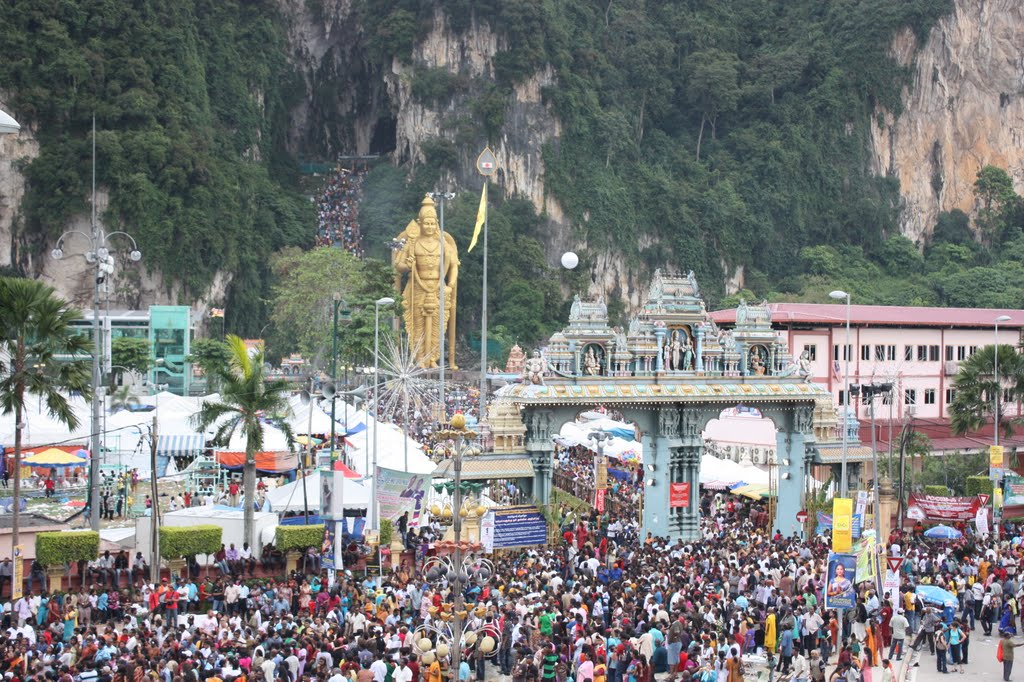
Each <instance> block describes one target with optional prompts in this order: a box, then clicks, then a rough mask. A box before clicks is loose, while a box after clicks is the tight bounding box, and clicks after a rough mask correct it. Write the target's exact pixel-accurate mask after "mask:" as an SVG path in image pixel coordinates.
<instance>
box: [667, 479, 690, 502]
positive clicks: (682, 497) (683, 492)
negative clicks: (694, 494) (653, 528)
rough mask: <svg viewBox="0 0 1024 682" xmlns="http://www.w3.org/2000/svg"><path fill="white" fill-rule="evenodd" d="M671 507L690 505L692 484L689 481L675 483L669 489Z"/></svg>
mask: <svg viewBox="0 0 1024 682" xmlns="http://www.w3.org/2000/svg"><path fill="white" fill-rule="evenodd" d="M668 506H669V507H673V508H676V507H689V506H690V484H689V483H673V484H672V487H671V489H670V491H669V501H668Z"/></svg>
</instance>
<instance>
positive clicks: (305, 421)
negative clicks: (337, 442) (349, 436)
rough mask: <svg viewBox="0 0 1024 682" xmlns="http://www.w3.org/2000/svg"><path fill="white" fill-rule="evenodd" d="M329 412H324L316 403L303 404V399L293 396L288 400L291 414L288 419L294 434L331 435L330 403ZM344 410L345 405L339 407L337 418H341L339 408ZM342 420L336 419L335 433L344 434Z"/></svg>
mask: <svg viewBox="0 0 1024 682" xmlns="http://www.w3.org/2000/svg"><path fill="white" fill-rule="evenodd" d="M326 404H327V410H328V411H326V412H325V411H324V409H323V407H321V406H320V405H319V404H318V403H317V402H316V401H311V402H309V403H305V404H303V402H302V397H301V396H298V395H293V396H291V397H290V398H288V406H289V409H290V414H289V416H288V417H287V418H286V421H287V422H288V425H289V426H291V427H292V432H293V433H302V434H314V433H330V432H331V415H330V402H329V401H328V402H327V403H326ZM339 407H340V408H344V405H338V406H337V407H335V409H334V413H335V417H336V418H337V417H340V416H341V414H342V413H341V412H339V411H338V408H339ZM340 422H341V419H336V422H335V427H334V431H335V433H337V434H342V433H343V432H344V429H343V428H342V425H341V423H340Z"/></svg>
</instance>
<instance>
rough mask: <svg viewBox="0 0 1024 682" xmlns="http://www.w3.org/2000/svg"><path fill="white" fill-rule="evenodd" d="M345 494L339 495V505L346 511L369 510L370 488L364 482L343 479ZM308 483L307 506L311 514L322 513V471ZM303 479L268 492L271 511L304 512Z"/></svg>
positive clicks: (306, 479)
mask: <svg viewBox="0 0 1024 682" xmlns="http://www.w3.org/2000/svg"><path fill="white" fill-rule="evenodd" d="M343 480H344V483H343V492H342V493H340V494H339V493H338V492H337V491H335V493H334V494H336V495H338V496H339V497H338V500H339V504H341V505H342V506H343V507H344V508H345V509H367V508H369V506H370V487H369V485H364V484H363V483H362V482H360V481H358V480H355V479H352V478H348V477H347V476H346V477H345V478H344V479H343ZM305 482H306V491H305V497H306V505H308V508H309V511H310V513H317V514H319V513H320V486H321V476H320V471H319V470H317V471H314V472H313V473H311V474H310V475H309V476H306V478H305ZM302 483H303V479H301V478H300V479H298V480H295V481H292V482H291V483H288V484H286V485H283V486H281V487H279V488H274V489H273V490H269V491H267V494H266V502H267V505H269V511H272V512H275V513H278V514H283V513H285V512H290V511H303V509H304V508H305V506H306V505H304V504H303V491H302Z"/></svg>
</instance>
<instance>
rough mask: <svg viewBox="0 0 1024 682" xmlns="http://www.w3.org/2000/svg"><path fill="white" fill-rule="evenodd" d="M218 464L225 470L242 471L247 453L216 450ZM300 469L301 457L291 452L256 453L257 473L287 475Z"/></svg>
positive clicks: (271, 451) (215, 455)
mask: <svg viewBox="0 0 1024 682" xmlns="http://www.w3.org/2000/svg"><path fill="white" fill-rule="evenodd" d="M214 457H215V458H216V460H217V463H218V464H220V465H221V466H222V467H224V468H225V469H231V470H241V469H242V467H243V466H244V465H245V451H244V450H242V451H241V452H239V451H237V450H215V451H214ZM298 467H299V456H298V455H297V454H295V453H294V452H291V451H289V450H268V451H262V452H257V453H256V471H258V472H260V473H264V474H286V473H288V472H289V471H295V470H296V469H297V468H298Z"/></svg>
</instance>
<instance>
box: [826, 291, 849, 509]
mask: <svg viewBox="0 0 1024 682" xmlns="http://www.w3.org/2000/svg"><path fill="white" fill-rule="evenodd" d="M829 298H833V299H836V300H843V299H846V345H844V346H843V359H844V360H845V368H844V370H843V454H842V463H841V464H840V475H839V492H840V495H841V496H842V497H847V496H848V495H849V492H850V489H849V479H848V478H847V477H846V457H847V450H848V448H849V440H850V434H849V430H850V429H849V420H850V416H849V415H850V356H851V355H853V348H851V347H850V294H848V293H846V292H845V291H839V290H836V291H833V292H832V293H830V294H829Z"/></svg>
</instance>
